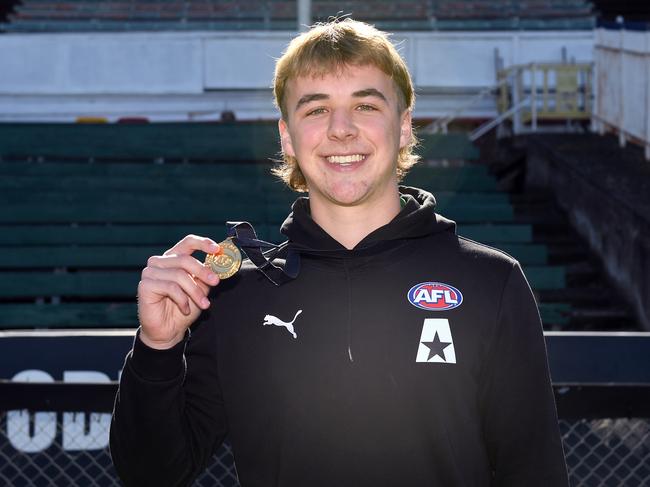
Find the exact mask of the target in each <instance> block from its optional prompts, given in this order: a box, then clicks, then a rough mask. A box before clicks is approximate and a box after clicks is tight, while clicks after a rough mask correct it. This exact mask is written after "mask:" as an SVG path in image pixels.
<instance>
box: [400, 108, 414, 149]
mask: <svg viewBox="0 0 650 487" xmlns="http://www.w3.org/2000/svg"><path fill="white" fill-rule="evenodd" d="M412 133H413V127H412V120H411V111H410V110H404V114H403V115H402V123H401V125H400V132H399V148H400V149H402V148H404V147H406V146H407V145H408V144H409V142H411V135H412Z"/></svg>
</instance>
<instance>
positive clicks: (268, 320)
mask: <svg viewBox="0 0 650 487" xmlns="http://www.w3.org/2000/svg"><path fill="white" fill-rule="evenodd" d="M300 313H302V310H301V309H299V310H298V312H297V313H296V316H294V317H293V320H291V321H290V322H289V323H286V322H284V321H282V320H281V319H279V318H276V317H275V316H273V315H266V316H265V317H264V323H262V324H263V325H275V326H284V327H285V328H286V329H287V330H289V333H291V335H293V337H294V338H298V335H296V332H295V331H294V329H293V322H294V321H296V318H298V315H299V314H300Z"/></svg>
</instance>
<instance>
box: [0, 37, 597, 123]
mask: <svg viewBox="0 0 650 487" xmlns="http://www.w3.org/2000/svg"><path fill="white" fill-rule="evenodd" d="M294 35H295V33H294V32H158V33H93V34H81V33H79V34H7V35H2V36H0V121H10V120H11V121H15V120H18V121H27V120H30V121H52V120H66V121H70V120H74V118H76V117H77V116H91V115H94V116H105V117H107V118H109V119H114V118H117V117H120V116H135V115H142V116H148V117H150V118H151V119H153V120H197V119H198V120H200V119H214V118H218V117H219V114H220V112H221V111H222V110H233V111H235V112H236V114H237V116H238V118H240V119H260V118H261V119H268V118H275V117H276V111H275V109H274V107H273V105H272V103H271V101H270V85H271V80H272V76H273V67H274V63H275V59H276V58H277V57H278V56H280V55H281V53H282V51H283V49H284V47H285V46H286V44H287V43H288V42H289V40H290V39H291V38H292V37H293V36H294ZM393 41H394V42H395V43H396V44H397V45H398V48H399V49H400V51H401V52H402V55H403V56H404V58H405V59H406V61H407V63H408V65H409V67H410V69H411V72H412V76H413V79H414V82H415V85H416V88H417V90H418V93H419V95H420V96H419V102H418V105H417V111H416V116H418V117H421V118H423V117H436V116H441V115H443V114H446V113H449V112H450V111H451V110H454V109H456V108H458V107H459V106H462V105H464V104H466V103H467V101H468V100H469V99H471V97H472V96H473V95H475V94H476V92H477V91H479V90H480V89H481V88H485V87H488V86H491V85H493V84H494V83H495V81H496V75H495V52H496V50H498V53H499V56H500V57H501V58H502V59H503V62H504V64H505V65H506V66H508V65H511V64H519V63H526V62H530V61H538V62H541V61H559V60H561V59H562V53H563V49H564V51H565V52H566V55H567V57H568V58H569V59H575V60H576V61H586V62H589V61H591V60H592V59H593V42H594V34H593V32H592V31H575V32H572V31H557V32H555V31H534V32H533V31H531V32H525V31H511V32H413V33H404V32H400V33H398V34H396V35H395V36H393ZM495 113H496V107H495V103H494V100H489V99H488V100H485V101H484V102H482V103H478V104H477V105H476V106H474V107H473V108H472V109H470V110H469V111H468V112H467V113H466V116H468V117H490V116H493V115H494V114H495Z"/></svg>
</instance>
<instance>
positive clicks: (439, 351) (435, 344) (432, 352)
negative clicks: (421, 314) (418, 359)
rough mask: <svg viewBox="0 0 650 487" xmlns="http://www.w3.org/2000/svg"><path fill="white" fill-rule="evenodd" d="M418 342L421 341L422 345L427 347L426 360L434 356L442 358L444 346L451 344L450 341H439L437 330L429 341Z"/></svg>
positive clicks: (443, 356)
mask: <svg viewBox="0 0 650 487" xmlns="http://www.w3.org/2000/svg"><path fill="white" fill-rule="evenodd" d="M420 343H422V345H424V346H426V347H427V348H428V349H429V356H428V357H427V362H428V361H429V360H431V359H432V358H433V357H436V356H438V357H440V358H441V359H443V360H444V359H445V355H444V354H443V352H444V350H445V348H447V347H448V346H449V345H451V342H442V341H440V338H439V337H438V333H437V332H436V334H435V335H434V336H433V340H431V341H430V342H420Z"/></svg>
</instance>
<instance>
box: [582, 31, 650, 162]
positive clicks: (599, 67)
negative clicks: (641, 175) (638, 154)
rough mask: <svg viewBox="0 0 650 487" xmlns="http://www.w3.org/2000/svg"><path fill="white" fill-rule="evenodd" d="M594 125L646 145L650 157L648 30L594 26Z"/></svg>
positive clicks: (621, 137)
mask: <svg viewBox="0 0 650 487" xmlns="http://www.w3.org/2000/svg"><path fill="white" fill-rule="evenodd" d="M595 63H596V103H595V108H594V113H593V126H594V128H595V129H596V130H597V131H599V132H600V133H601V134H602V133H604V132H605V129H607V128H613V129H615V130H616V131H618V134H619V141H620V143H621V146H624V145H625V143H626V141H627V140H629V139H632V140H636V141H638V142H641V143H642V144H643V145H644V146H645V157H646V159H648V160H650V32H634V31H628V30H623V29H620V30H606V29H597V31H596V45H595Z"/></svg>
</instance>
